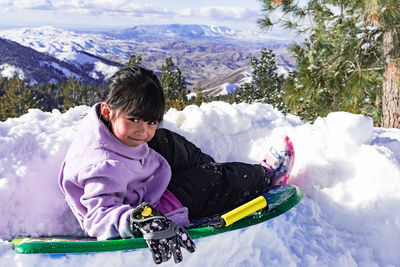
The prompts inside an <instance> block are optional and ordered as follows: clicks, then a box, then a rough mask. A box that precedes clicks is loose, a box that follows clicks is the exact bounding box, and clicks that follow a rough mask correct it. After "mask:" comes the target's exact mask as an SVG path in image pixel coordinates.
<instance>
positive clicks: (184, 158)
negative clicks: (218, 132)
mask: <svg viewBox="0 0 400 267" xmlns="http://www.w3.org/2000/svg"><path fill="white" fill-rule="evenodd" d="M148 145H149V147H151V148H152V149H154V150H155V151H157V152H158V153H159V154H161V155H162V156H163V157H164V158H165V159H166V160H167V161H168V163H169V165H170V166H171V170H172V173H175V172H179V171H183V170H185V169H188V168H192V167H196V166H200V165H202V164H204V163H208V162H214V159H213V158H212V157H211V156H209V155H207V154H204V153H203V152H201V150H200V149H199V148H198V147H196V146H195V145H194V144H192V143H191V142H189V141H188V140H186V138H185V137H183V136H181V135H179V134H177V133H174V132H172V131H170V130H167V129H163V128H160V129H157V131H156V133H155V135H154V138H153V139H152V140H151V141H150V142H148Z"/></svg>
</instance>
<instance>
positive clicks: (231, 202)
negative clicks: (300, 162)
mask: <svg viewBox="0 0 400 267" xmlns="http://www.w3.org/2000/svg"><path fill="white" fill-rule="evenodd" d="M148 144H149V146H150V147H151V148H152V149H154V150H155V151H157V152H158V153H159V154H161V155H162V156H163V157H164V158H165V159H166V160H167V161H168V163H169V164H170V166H171V170H172V177H171V182H170V183H169V185H168V189H169V190H170V191H171V192H172V193H173V194H174V195H175V197H176V198H177V199H178V200H179V201H180V202H181V203H182V205H183V206H185V207H187V208H188V210H189V219H190V220H195V219H200V218H205V217H208V216H213V215H216V214H222V213H223V212H226V211H229V210H231V209H232V208H235V207H237V206H239V205H241V204H243V203H245V202H247V201H250V200H251V199H253V198H255V197H257V196H259V194H260V192H262V191H264V190H265V189H266V188H267V187H268V186H269V184H270V181H269V178H268V177H267V174H266V172H265V171H264V168H263V167H262V166H260V165H259V164H247V163H241V162H226V163H217V162H215V161H214V159H213V158H212V157H211V156H209V155H207V154H205V153H203V152H201V150H200V149H199V148H198V147H196V146H195V145H194V144H192V143H191V142H189V141H188V140H187V139H185V138H184V137H183V136H181V135H179V134H177V133H174V132H172V131H170V130H167V129H162V128H160V129H157V131H156V134H155V136H154V138H153V139H152V140H151V141H150V142H149V143H148Z"/></svg>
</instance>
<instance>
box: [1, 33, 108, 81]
mask: <svg viewBox="0 0 400 267" xmlns="http://www.w3.org/2000/svg"><path fill="white" fill-rule="evenodd" d="M97 60H98V62H96V63H94V66H96V67H97V68H94V69H92V68H89V69H87V68H86V69H85V68H82V67H81V66H77V65H76V64H73V63H71V62H67V61H62V60H59V59H57V58H54V57H52V56H50V55H48V54H45V53H41V52H38V51H36V50H34V49H32V48H29V47H26V46H23V45H20V44H18V43H16V42H13V41H10V40H6V39H2V38H0V76H1V77H8V78H10V77H12V76H13V75H14V74H15V73H18V75H19V76H20V78H22V79H24V80H26V81H27V82H28V83H29V84H36V83H60V82H63V81H65V80H67V79H68V78H69V77H71V76H74V77H79V78H80V79H81V80H82V81H83V82H86V83H90V84H99V83H101V82H102V79H103V78H104V77H106V74H105V73H106V72H105V71H103V70H102V69H101V64H102V62H107V61H105V60H101V59H100V60H99V59H97ZM103 64H104V63H103ZM114 71H115V67H114Z"/></svg>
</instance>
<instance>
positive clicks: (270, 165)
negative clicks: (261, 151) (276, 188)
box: [260, 136, 294, 186]
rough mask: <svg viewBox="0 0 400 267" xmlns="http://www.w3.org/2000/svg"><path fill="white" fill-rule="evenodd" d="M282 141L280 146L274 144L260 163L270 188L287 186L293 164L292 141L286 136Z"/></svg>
mask: <svg viewBox="0 0 400 267" xmlns="http://www.w3.org/2000/svg"><path fill="white" fill-rule="evenodd" d="M282 141H283V142H281V144H274V146H272V147H271V148H270V149H269V151H268V152H267V154H266V155H265V158H264V159H263V160H262V161H261V162H260V165H261V166H263V167H264V169H265V171H266V172H267V175H268V177H269V178H270V179H271V186H272V185H283V184H287V181H288V179H289V176H290V172H291V171H292V168H293V164H294V148H293V143H292V141H290V139H289V137H288V136H286V137H285V138H284V140H282Z"/></svg>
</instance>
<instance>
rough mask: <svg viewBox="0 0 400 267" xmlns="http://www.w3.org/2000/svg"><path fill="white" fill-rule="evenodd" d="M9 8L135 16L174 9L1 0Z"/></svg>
mask: <svg viewBox="0 0 400 267" xmlns="http://www.w3.org/2000/svg"><path fill="white" fill-rule="evenodd" d="M1 7H5V8H7V9H8V10H22V9H25V10H29V9H36V10H49V9H52V10H59V11H63V12H78V13H80V14H90V15H99V14H100V15H101V14H105V15H110V14H111V15H117V14H129V13H131V14H132V15H135V16H145V15H171V14H173V12H172V11H169V10H168V9H165V8H159V7H156V6H154V5H151V4H137V3H133V2H132V1H131V0H86V1H83V0H16V1H11V0H0V8H1Z"/></svg>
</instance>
